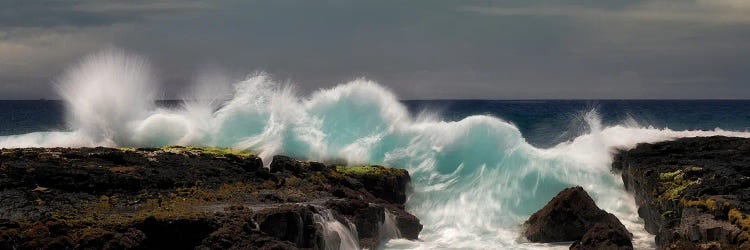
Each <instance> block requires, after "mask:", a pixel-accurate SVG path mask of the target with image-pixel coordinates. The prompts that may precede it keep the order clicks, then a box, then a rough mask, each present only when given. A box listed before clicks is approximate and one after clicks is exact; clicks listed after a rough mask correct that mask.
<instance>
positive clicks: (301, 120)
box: [0, 50, 750, 249]
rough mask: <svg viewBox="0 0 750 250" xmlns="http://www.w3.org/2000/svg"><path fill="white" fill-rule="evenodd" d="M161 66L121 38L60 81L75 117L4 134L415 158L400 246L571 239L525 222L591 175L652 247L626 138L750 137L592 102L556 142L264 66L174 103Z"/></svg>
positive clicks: (601, 198) (388, 161)
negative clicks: (625, 161)
mask: <svg viewBox="0 0 750 250" xmlns="http://www.w3.org/2000/svg"><path fill="white" fill-rule="evenodd" d="M154 79H155V78H154V77H153V76H152V74H151V73H150V70H149V68H148V64H147V63H146V61H145V60H143V59H142V58H140V57H136V56H130V55H127V54H125V53H122V52H118V51H116V50H108V51H104V52H101V53H98V54H95V55H93V56H90V57H87V58H86V59H85V60H84V61H83V62H82V63H81V64H80V65H78V66H77V67H75V68H73V69H72V70H70V71H69V72H68V73H67V74H65V75H64V76H63V77H62V78H61V81H60V82H59V89H60V94H61V96H62V97H63V99H64V100H65V102H66V104H67V110H68V112H69V114H68V122H69V125H70V128H71V130H70V131H58V132H37V133H31V134H24V135H14V136H5V137H0V147H30V146H41V147H53V146H95V145H103V146H162V145H170V144H177V145H204V146H220V147H234V148H237V149H250V150H253V151H254V152H257V153H258V155H259V156H261V157H262V158H263V159H264V162H266V163H268V162H269V161H270V159H271V157H272V156H273V155H275V154H287V155H291V156H295V157H299V158H306V159H314V160H329V159H336V160H342V159H343V160H346V161H347V162H348V163H349V164H365V163H375V164H384V165H388V166H394V167H401V168H405V169H407V170H409V172H410V174H411V175H412V186H413V192H411V194H410V195H409V199H408V201H407V209H408V210H409V211H410V212H412V213H414V214H415V215H416V216H417V217H418V218H419V219H420V220H421V222H422V223H423V224H424V225H425V228H424V230H423V232H422V234H421V235H420V238H421V239H422V241H406V240H391V241H390V242H389V243H388V244H387V245H386V247H387V248H405V249H434V248H449V247H450V248H474V249H488V248H490V249H492V248H502V249H512V248H516V249H534V248H567V246H562V245H547V244H533V243H528V242H525V241H524V240H523V239H521V238H520V237H519V232H520V225H521V223H523V221H524V220H525V219H526V218H528V216H529V215H530V214H531V213H533V212H534V211H536V210H537V209H539V208H541V207H542V206H543V205H544V204H545V203H546V202H547V201H549V199H551V198H552V197H553V196H554V195H555V194H556V193H557V192H559V191H560V190H561V189H563V188H565V187H569V186H572V185H581V186H583V187H584V188H585V189H586V190H587V191H588V192H589V193H590V194H591V196H592V197H593V198H594V200H596V202H597V204H598V205H599V206H600V207H601V208H603V209H605V210H607V211H609V212H612V213H613V214H615V215H616V216H617V217H618V218H620V220H621V221H622V222H623V224H625V226H626V227H627V228H628V229H629V230H630V231H631V232H633V233H634V235H635V244H636V246H637V247H639V248H649V247H652V246H653V240H654V239H653V236H652V235H649V234H647V233H646V232H645V231H644V230H643V222H642V220H641V219H639V218H638V216H637V213H636V206H635V202H634V199H633V197H632V196H631V195H629V194H628V193H627V192H625V190H624V188H623V183H622V180H621V179H620V178H619V177H618V176H616V175H614V174H612V173H610V165H611V161H612V154H613V151H614V150H615V149H618V148H632V147H634V146H635V145H636V144H637V143H640V142H657V141H664V140H671V139H674V138H679V137H690V136H709V135H727V136H741V137H750V134H748V133H745V132H732V131H723V130H719V129H717V130H714V131H672V130H669V129H656V128H651V127H643V126H639V125H637V124H635V123H634V122H625V123H623V124H621V125H616V126H609V127H604V126H602V125H601V122H600V120H599V118H598V115H597V114H596V112H595V111H592V112H588V113H587V114H585V117H584V118H585V119H586V121H587V123H588V127H589V130H590V131H588V132H587V133H585V134H584V135H582V136H579V137H577V138H575V139H574V140H571V141H568V142H564V143H561V144H559V145H556V146H554V147H552V148H546V149H543V148H536V147H534V146H532V145H530V144H529V143H527V142H526V140H525V139H524V137H523V135H522V134H521V132H520V131H519V130H518V128H516V127H515V126H513V125H512V124H510V123H508V122H506V121H503V120H502V119H499V118H496V117H491V116H470V117H466V118H464V119H462V120H460V121H454V122H447V121H441V120H440V119H438V118H436V117H434V116H432V117H430V116H423V117H420V118H414V117H413V116H412V115H411V114H410V113H409V112H408V111H407V109H406V108H405V107H404V106H403V105H402V104H401V103H400V102H399V100H398V99H397V97H396V96H395V95H394V94H393V93H392V92H390V91H388V90H387V89H385V88H384V87H382V86H380V85H378V84H376V83H375V82H372V81H368V80H365V79H359V80H355V81H352V82H349V83H346V84H342V85H338V86H336V87H334V88H331V89H325V90H320V91H318V92H315V93H314V94H312V95H311V96H309V97H299V96H297V95H295V94H294V91H293V89H292V88H291V87H289V86H283V85H281V84H278V83H276V82H274V81H273V80H272V79H271V78H270V77H269V76H267V75H265V74H255V75H252V76H250V77H248V78H246V79H244V80H242V81H238V82H236V83H235V84H234V91H233V92H232V93H233V94H231V98H229V100H228V101H223V96H222V95H219V94H213V93H211V91H212V89H211V88H208V87H207V86H210V85H211V84H212V81H211V79H218V80H216V81H226V79H222V78H221V77H218V78H217V77H206V78H205V79H203V78H201V79H203V80H201V81H198V82H199V85H198V86H196V87H195V88H193V91H194V93H193V94H195V95H193V97H194V98H192V99H190V100H187V101H185V104H184V105H183V106H182V107H180V108H173V109H165V108H157V107H155V106H154V105H153V103H154V98H155V96H156V95H155V93H156V92H155V91H154V90H155V83H156V81H155V80H154ZM206 79H208V80H206ZM204 85H207V86H204ZM201 94H203V95H201ZM206 94H207V95H206ZM212 96H213V97H214V98H211V97H212ZM217 96H218V97H221V98H215V97H217ZM353 244H356V243H353Z"/></svg>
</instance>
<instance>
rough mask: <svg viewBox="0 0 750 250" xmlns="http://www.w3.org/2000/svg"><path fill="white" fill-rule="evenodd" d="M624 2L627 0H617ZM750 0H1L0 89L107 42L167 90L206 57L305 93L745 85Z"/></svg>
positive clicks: (12, 88) (36, 83)
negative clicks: (365, 87) (338, 88)
mask: <svg viewBox="0 0 750 250" xmlns="http://www.w3.org/2000/svg"><path fill="white" fill-rule="evenodd" d="M625 2H627V3H625ZM748 13H750V1H747V0H674V1H669V0H662V1H615V0H609V1H603V0H589V1H585V0H584V1H535V0H510V1H492V0H481V1H471V0H462V1H441V0H413V1H407V0H398V1H397V0H371V1H358V0H328V1H316V0H266V1H245V0H237V1H229V0H226V1H224V0H205V1H198V0H195V1H169V0H163V1H158V0H143V1H105V0H92V1H86V0H79V1H27V0H10V1H9V0H0V99H38V98H57V97H56V94H55V93H54V91H53V90H52V89H53V88H51V87H50V86H51V84H52V82H53V81H54V80H55V79H56V78H57V77H59V76H60V74H61V73H62V72H64V70H65V69H66V68H69V67H71V66H72V65H74V64H75V63H76V62H78V61H79V60H80V59H81V57H83V56H85V55H86V54H90V53H92V52H95V51H98V50H101V49H102V48H107V47H111V46H116V47H119V48H122V49H124V50H127V51H130V52H133V53H136V54H140V55H142V56H145V57H147V58H149V59H150V61H151V63H152V65H153V66H154V68H155V70H156V72H158V77H159V79H160V81H161V82H162V84H163V86H164V87H163V89H164V93H163V94H162V95H163V96H167V97H169V96H176V95H179V93H178V92H179V90H180V89H184V88H183V87H184V86H183V85H185V84H188V83H190V82H192V81H194V79H195V78H196V75H197V74H198V72H204V71H206V69H222V70H223V71H226V72H229V73H228V74H230V75H233V76H242V75H245V74H249V73H252V72H254V71H259V70H261V71H266V72H268V73H270V74H271V75H272V76H273V77H274V78H275V79H277V80H279V81H282V82H287V81H288V82H292V83H295V84H296V85H297V87H298V91H299V92H302V93H303V94H306V93H309V92H311V91H314V90H316V89H319V88H325V87H330V86H334V85H336V84H339V83H343V82H347V81H349V80H352V79H355V78H358V77H366V78H369V79H372V80H375V81H378V82H379V83H381V84H383V85H385V86H387V87H389V88H390V89H392V90H394V91H395V92H396V93H397V94H398V95H399V97H400V98H402V99H467V98H469V99H470V98H482V99H530V98H563V99H567V98H594V99H599V98H606V99H608V98H618V99H619V98H743V99H747V98H750V14H748Z"/></svg>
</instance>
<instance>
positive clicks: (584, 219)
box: [523, 187, 632, 249]
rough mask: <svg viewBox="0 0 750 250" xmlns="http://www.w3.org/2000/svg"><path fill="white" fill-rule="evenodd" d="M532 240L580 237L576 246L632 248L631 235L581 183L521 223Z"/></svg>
mask: <svg viewBox="0 0 750 250" xmlns="http://www.w3.org/2000/svg"><path fill="white" fill-rule="evenodd" d="M524 226H525V228H526V229H525V231H524V232H523V235H524V237H526V239H528V240H529V241H532V242H569V241H579V240H581V242H580V243H578V242H577V243H576V244H574V245H573V246H575V247H577V249H598V248H599V247H604V246H609V245H612V246H617V247H622V249H632V243H631V239H632V235H631V234H630V233H629V232H628V231H627V229H625V226H623V225H622V223H620V221H619V220H618V219H617V217H615V216H614V215H612V214H610V213H607V212H606V211H604V210H602V209H600V208H599V207H597V206H596V203H595V202H594V200H593V199H591V197H590V196H589V195H588V193H586V191H584V190H583V188H582V187H572V188H566V189H564V190H563V191H561V192H560V193H558V194H557V196H555V197H554V198H552V200H551V201H550V202H549V203H547V205H545V206H544V207H543V208H542V209H540V210H539V211H537V212H536V213H534V214H533V215H531V217H529V219H528V220H527V221H526V222H525V223H524Z"/></svg>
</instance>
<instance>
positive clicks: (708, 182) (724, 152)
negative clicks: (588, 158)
mask: <svg viewBox="0 0 750 250" xmlns="http://www.w3.org/2000/svg"><path fill="white" fill-rule="evenodd" d="M612 167H613V169H614V170H615V171H617V172H620V173H621V174H622V179H623V181H624V183H625V188H626V189H628V190H629V191H630V192H632V193H633V194H634V195H635V200H636V203H637V205H638V207H639V210H638V213H639V215H640V216H641V217H642V218H643V219H644V220H645V222H646V230H647V231H648V232H650V233H652V234H655V235H656V244H657V247H658V248H659V249H750V139H745V138H730V137H721V136H715V137H698V138H682V139H678V140H674V141H667V142H660V143H654V144H639V145H638V146H636V147H635V148H634V149H631V150H627V151H621V152H619V153H618V154H617V155H616V157H615V160H614V162H613V164H612Z"/></svg>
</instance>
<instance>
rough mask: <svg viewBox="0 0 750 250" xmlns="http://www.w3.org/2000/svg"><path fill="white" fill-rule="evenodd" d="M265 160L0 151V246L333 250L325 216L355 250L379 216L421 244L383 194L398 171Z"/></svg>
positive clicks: (377, 226) (208, 154)
mask: <svg viewBox="0 0 750 250" xmlns="http://www.w3.org/2000/svg"><path fill="white" fill-rule="evenodd" d="M274 159H275V160H278V161H274V162H272V163H271V164H270V165H271V170H273V171H270V170H269V169H267V168H265V167H264V166H263V163H262V161H261V159H260V158H258V157H256V156H254V155H253V154H252V153H250V152H237V151H233V150H229V149H216V148H204V147H179V146H170V147H164V148H151V149H148V148H142V149H135V148H124V149H113V148H46V149H43V148H27V149H0V201H1V202H0V249H39V248H99V249H100V248H118V249H136V248H137V249H143V248H146V249H164V248H170V249H195V248H197V249H227V248H234V249H296V248H318V249H321V248H326V247H334V248H335V247H336V246H337V244H340V242H335V241H330V240H325V237H324V235H323V232H324V229H323V228H321V225H323V224H321V223H318V221H317V220H319V219H320V218H322V217H321V214H329V213H330V214H332V215H333V216H332V217H328V219H331V218H333V220H338V221H339V222H342V223H344V224H345V225H346V224H347V223H349V222H351V223H353V225H356V229H353V228H350V230H356V231H360V230H364V231H362V233H361V234H359V236H358V238H357V239H355V240H356V241H358V244H359V245H360V246H361V247H367V248H374V247H376V246H377V245H378V244H380V241H381V240H382V239H381V238H378V235H379V234H378V233H377V232H379V230H381V227H382V225H383V223H385V222H384V220H383V218H385V214H386V213H388V214H392V215H393V216H394V217H395V221H396V223H397V226H398V228H399V229H400V230H401V231H402V236H403V237H404V238H407V239H416V238H417V237H418V234H419V231H420V230H421V229H422V226H421V224H419V221H418V220H417V219H416V217H414V216H413V215H411V214H409V213H407V212H406V211H405V210H404V207H403V202H402V203H396V202H392V199H390V196H388V195H383V194H382V193H380V191H382V190H384V189H386V188H389V189H391V190H389V191H390V192H391V193H397V194H403V193H404V192H405V189H406V184H407V183H408V178H409V176H408V173H407V172H405V171H403V170H399V171H395V172H393V171H387V170H386V171H382V172H381V173H379V175H367V177H362V178H360V177H358V176H357V175H352V174H347V173H343V172H339V171H338V170H337V169H336V167H335V166H332V165H326V164H322V163H316V162H303V161H297V160H294V159H291V158H288V157H282V156H277V157H275V158H274ZM383 168H384V167H383ZM384 169H387V168H384ZM401 171H403V172H401ZM395 173H399V174H395ZM371 179H377V181H376V183H378V184H380V185H384V187H382V188H379V187H371V186H363V185H362V183H369V181H371ZM401 184H403V185H401ZM372 190H375V191H372ZM376 191H377V192H376ZM361 214H362V215H364V214H366V215H367V216H364V217H363V216H361ZM373 230H374V231H373ZM373 232H375V233H373ZM353 235H357V234H353Z"/></svg>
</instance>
